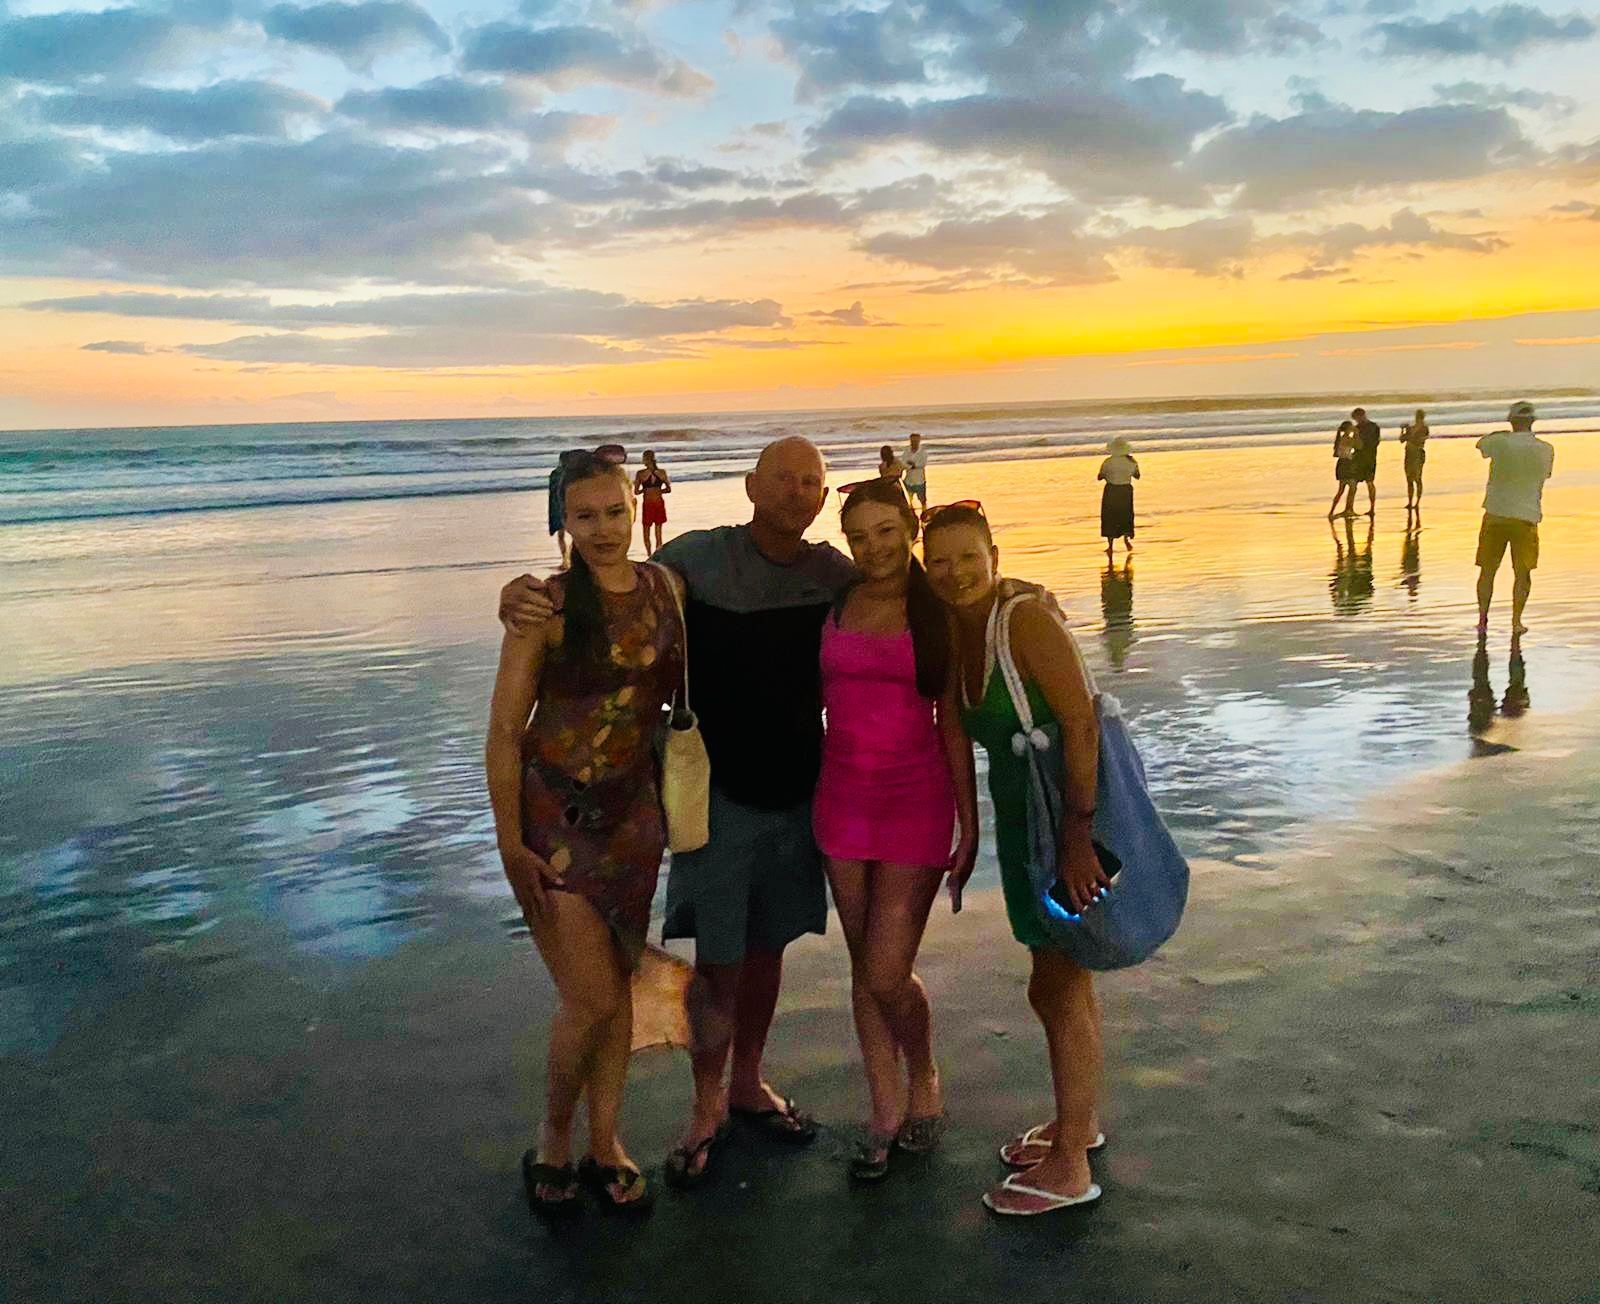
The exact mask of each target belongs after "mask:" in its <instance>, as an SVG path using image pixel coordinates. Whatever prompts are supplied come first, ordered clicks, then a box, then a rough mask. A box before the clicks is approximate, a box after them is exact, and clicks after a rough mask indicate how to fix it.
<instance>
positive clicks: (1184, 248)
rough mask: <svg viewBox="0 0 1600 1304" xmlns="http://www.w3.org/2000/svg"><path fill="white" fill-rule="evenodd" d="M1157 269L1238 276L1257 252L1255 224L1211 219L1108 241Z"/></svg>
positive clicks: (1142, 230) (1144, 229)
mask: <svg viewBox="0 0 1600 1304" xmlns="http://www.w3.org/2000/svg"><path fill="white" fill-rule="evenodd" d="M1106 238H1107V241H1108V243H1111V244H1115V245H1116V246H1117V248H1119V249H1123V250H1129V251H1132V252H1133V253H1135V254H1137V255H1138V256H1140V257H1141V258H1142V259H1143V260H1144V261H1145V262H1147V263H1150V264H1152V265H1154V266H1156V267H1177V268H1183V269H1185V270H1187V271H1191V272H1199V273H1201V274H1203V275H1207V276H1237V275H1239V274H1240V273H1241V271H1242V266H1241V265H1242V263H1243V261H1244V260H1245V259H1246V258H1248V257H1249V256H1250V254H1251V252H1252V251H1253V249H1254V246H1255V241H1256V229H1255V223H1254V222H1253V221H1251V220H1250V219H1249V218H1248V217H1243V216H1238V215H1232V216H1228V217H1207V218H1201V219H1199V220H1198V221H1194V222H1189V223H1187V224H1185V225H1182V226H1169V227H1149V226H1145V227H1136V228H1134V229H1133V230H1130V231H1123V232H1121V233H1119V234H1116V235H1111V236H1108V237H1106Z"/></svg>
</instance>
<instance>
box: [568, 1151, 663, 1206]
mask: <svg viewBox="0 0 1600 1304" xmlns="http://www.w3.org/2000/svg"><path fill="white" fill-rule="evenodd" d="M578 1180H579V1181H581V1182H582V1183H583V1184H584V1185H585V1186H587V1187H588V1188H589V1190H590V1191H591V1192H592V1193H593V1195H594V1197H595V1198H596V1199H597V1200H599V1201H600V1206H601V1208H603V1209H609V1210H611V1211H612V1212H613V1213H644V1212H645V1211H646V1210H647V1209H649V1208H650V1206H651V1205H653V1204H654V1203H655V1202H656V1191H655V1187H653V1186H648V1185H647V1186H645V1188H644V1194H643V1195H635V1196H629V1195H628V1194H627V1192H629V1191H631V1190H633V1188H634V1187H636V1186H638V1185H640V1184H642V1183H643V1182H644V1180H645V1176H644V1174H643V1173H641V1172H640V1171H639V1170H638V1169H637V1168H634V1167H632V1166H629V1167H626V1168H623V1167H617V1168H607V1167H606V1166H605V1165H603V1164H599V1163H596V1162H595V1158H594V1156H593V1155H585V1156H584V1157H583V1159H582V1161H581V1162H580V1163H579V1164H578ZM614 1186H615V1187H621V1188H622V1192H623V1196H622V1198H621V1199H618V1198H617V1196H616V1195H614V1194H613V1193H612V1190H611V1188H612V1187H614Z"/></svg>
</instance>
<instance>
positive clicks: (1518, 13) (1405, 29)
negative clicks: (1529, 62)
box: [1373, 4, 1600, 63]
mask: <svg viewBox="0 0 1600 1304" xmlns="http://www.w3.org/2000/svg"><path fill="white" fill-rule="evenodd" d="M1596 31H1600V28H1597V27H1596V26H1595V24H1594V22H1593V21H1592V20H1590V19H1588V18H1585V17H1584V16H1583V15H1582V14H1568V15H1566V16H1565V17H1561V18H1557V17H1555V16H1553V15H1551V14H1547V13H1545V11H1544V10H1542V9H1535V8H1533V7H1532V6H1531V5H1524V4H1503V5H1498V6H1496V7H1495V8H1493V9H1463V10H1460V11H1459V12H1458V13H1453V14H1450V15H1448V16H1447V17H1444V18H1441V19H1439V20H1437V21H1434V22H1430V21H1428V20H1426V19H1422V18H1403V19H1397V20H1395V21H1392V22H1386V23H1379V24H1378V25H1377V26H1376V27H1374V28H1373V35H1375V36H1377V37H1379V38H1381V46H1380V49H1381V52H1382V53H1383V54H1385V55H1388V56H1390V57H1401V58H1420V59H1437V58H1461V57H1466V56H1475V57H1479V58H1485V59H1498V60H1500V61H1501V62H1502V63H1510V62H1511V61H1512V60H1513V59H1515V58H1516V57H1517V56H1518V55H1519V54H1522V53H1523V52H1524V51H1526V50H1528V49H1530V48H1531V47H1533V46H1536V45H1558V44H1570V43H1572V42H1576V41H1587V40H1589V39H1590V38H1591V37H1593V36H1594V35H1595V33H1596Z"/></svg>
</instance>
